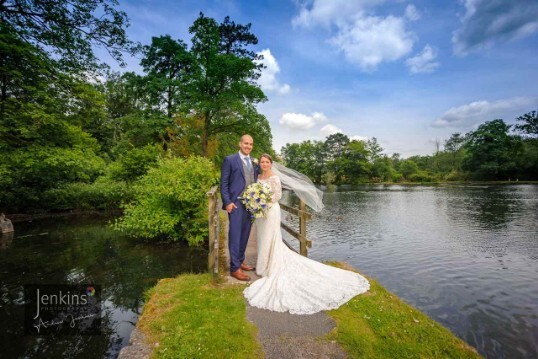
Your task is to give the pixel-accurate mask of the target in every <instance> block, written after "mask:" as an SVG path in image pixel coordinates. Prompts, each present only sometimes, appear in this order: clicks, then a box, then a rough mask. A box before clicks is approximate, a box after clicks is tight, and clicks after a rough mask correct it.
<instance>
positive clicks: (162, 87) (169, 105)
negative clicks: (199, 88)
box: [140, 35, 192, 119]
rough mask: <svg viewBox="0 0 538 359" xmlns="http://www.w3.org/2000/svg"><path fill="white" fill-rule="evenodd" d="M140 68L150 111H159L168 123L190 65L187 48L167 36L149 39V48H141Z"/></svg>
mask: <svg viewBox="0 0 538 359" xmlns="http://www.w3.org/2000/svg"><path fill="white" fill-rule="evenodd" d="M140 64H141V65H142V67H143V69H144V71H145V72H146V73H147V78H146V81H147V84H148V86H147V92H148V95H149V96H150V98H151V105H152V106H153V108H154V109H155V110H158V111H163V112H164V113H165V114H166V117H168V118H169V119H171V118H172V117H173V116H176V115H177V114H178V111H179V106H180V103H181V101H182V100H181V96H182V94H183V89H184V87H185V86H186V85H187V82H188V79H187V73H188V71H189V69H190V67H191V64H192V61H191V56H190V54H189V52H188V51H187V45H186V44H185V43H184V42H183V41H181V40H173V39H172V38H171V37H170V35H165V36H160V37H153V38H152V40H151V45H150V46H145V47H144V57H143V58H142V61H141V62H140Z"/></svg>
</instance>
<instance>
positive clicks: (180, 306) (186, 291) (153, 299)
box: [137, 274, 263, 358]
mask: <svg viewBox="0 0 538 359" xmlns="http://www.w3.org/2000/svg"><path fill="white" fill-rule="evenodd" d="M243 289H244V287H243V286H216V285H214V284H212V278H211V276H210V275H209V274H183V275H180V276H178V277H177V278H169V279H163V280H161V281H159V283H158V284H157V286H155V287H153V288H152V289H151V290H150V291H148V292H147V294H146V295H147V297H148V298H147V300H146V304H145V306H144V312H143V314H142V316H141V317H140V319H139V321H138V324H137V327H138V328H139V329H140V330H141V331H142V332H143V333H144V334H145V335H146V339H147V340H148V341H149V343H150V345H152V347H153V348H154V349H153V354H152V358H261V357H263V352H262V349H261V346H260V344H259V343H258V342H257V341H256V332H257V330H256V328H255V327H254V326H253V325H252V324H251V323H249V322H248V321H247V319H246V306H245V300H244V299H243V295H242V291H243Z"/></svg>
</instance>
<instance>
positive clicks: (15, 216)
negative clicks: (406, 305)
mask: <svg viewBox="0 0 538 359" xmlns="http://www.w3.org/2000/svg"><path fill="white" fill-rule="evenodd" d="M524 184H535V185H538V181H518V180H512V181H443V182H362V183H355V184H348V183H342V184H330V185H325V184H319V183H318V184H317V185H320V186H323V187H325V188H329V187H336V186H362V185H385V186H485V185H487V186H493V185H524ZM122 212H123V211H122V209H121V208H116V209H109V210H95V209H72V210H68V211H58V212H39V213H5V215H6V218H8V219H10V220H11V221H12V222H24V221H33V220H37V219H47V218H56V217H70V216H77V215H96V216H117V215H121V214H122Z"/></svg>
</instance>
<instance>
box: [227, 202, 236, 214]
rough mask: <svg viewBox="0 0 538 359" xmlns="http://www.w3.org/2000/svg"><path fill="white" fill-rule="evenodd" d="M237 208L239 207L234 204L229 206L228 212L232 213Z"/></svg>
mask: <svg viewBox="0 0 538 359" xmlns="http://www.w3.org/2000/svg"><path fill="white" fill-rule="evenodd" d="M234 208H237V206H236V205H235V204H234V203H233V202H232V203H230V204H229V205H227V206H226V212H228V213H232V211H233V209H234Z"/></svg>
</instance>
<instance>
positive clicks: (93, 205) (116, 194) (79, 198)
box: [43, 177, 133, 211]
mask: <svg viewBox="0 0 538 359" xmlns="http://www.w3.org/2000/svg"><path fill="white" fill-rule="evenodd" d="M132 198H133V195H132V190H131V189H130V187H129V185H128V184H126V183H125V182H110V181H107V180H105V179H104V178H103V177H100V178H99V179H98V180H97V181H95V182H94V183H92V184H87V183H70V184H67V185H65V186H63V187H61V188H56V189H52V190H48V191H46V192H45V193H44V194H43V203H44V205H45V207H46V208H45V209H48V210H61V211H65V210H71V209H98V210H107V209H115V208H120V205H121V203H122V201H129V200H132Z"/></svg>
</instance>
